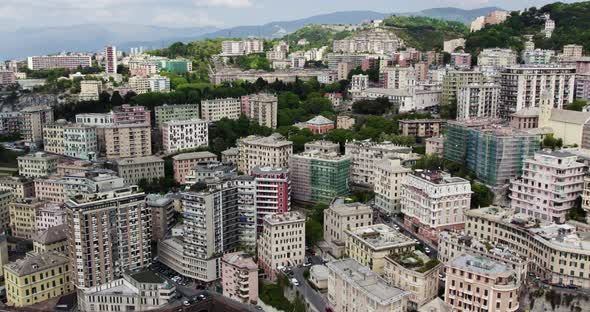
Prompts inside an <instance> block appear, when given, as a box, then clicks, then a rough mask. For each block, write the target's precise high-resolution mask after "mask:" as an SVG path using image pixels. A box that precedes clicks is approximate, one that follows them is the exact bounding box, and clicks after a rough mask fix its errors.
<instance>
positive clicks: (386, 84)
mask: <svg viewBox="0 0 590 312" xmlns="http://www.w3.org/2000/svg"><path fill="white" fill-rule="evenodd" d="M381 75H382V76H381V77H379V78H380V79H379V80H380V81H382V82H383V88H385V89H407V88H412V87H415V86H416V79H417V77H416V69H415V68H413V67H399V66H396V67H385V68H384V69H383V70H382V74H381Z"/></svg>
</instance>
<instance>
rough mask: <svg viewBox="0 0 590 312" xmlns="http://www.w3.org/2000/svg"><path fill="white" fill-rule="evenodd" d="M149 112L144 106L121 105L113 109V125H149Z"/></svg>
mask: <svg viewBox="0 0 590 312" xmlns="http://www.w3.org/2000/svg"><path fill="white" fill-rule="evenodd" d="M150 114H151V112H150V110H148V109H146V108H145V107H144V106H139V105H136V106H131V105H129V104H123V105H121V106H117V107H115V108H113V123H114V124H115V125H120V124H140V125H143V124H147V125H148V126H149V125H151V115H150Z"/></svg>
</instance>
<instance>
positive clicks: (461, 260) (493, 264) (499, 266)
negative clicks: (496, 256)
mask: <svg viewBox="0 0 590 312" xmlns="http://www.w3.org/2000/svg"><path fill="white" fill-rule="evenodd" d="M451 265H452V266H453V267H458V268H463V269H467V270H469V271H474V272H478V273H482V274H499V273H505V272H508V271H509V270H510V269H509V268H508V267H507V266H506V264H504V263H501V262H498V261H494V260H492V259H490V258H486V257H481V256H472V255H467V254H463V255H460V256H458V257H457V258H455V259H453V260H452V261H451Z"/></svg>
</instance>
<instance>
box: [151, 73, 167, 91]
mask: <svg viewBox="0 0 590 312" xmlns="http://www.w3.org/2000/svg"><path fill="white" fill-rule="evenodd" d="M147 81H148V85H149V91H150V92H169V91H170V78H168V77H164V76H160V75H153V76H151V77H149V78H148V79H147Z"/></svg>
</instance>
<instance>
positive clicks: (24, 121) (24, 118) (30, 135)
mask: <svg viewBox="0 0 590 312" xmlns="http://www.w3.org/2000/svg"><path fill="white" fill-rule="evenodd" d="M52 122H53V109H52V108H51V107H50V106H29V107H25V108H23V109H22V110H21V114H20V132H21V135H22V138H23V140H24V141H25V142H27V143H29V144H34V145H38V144H41V143H43V127H44V126H45V125H46V124H50V123H52Z"/></svg>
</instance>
